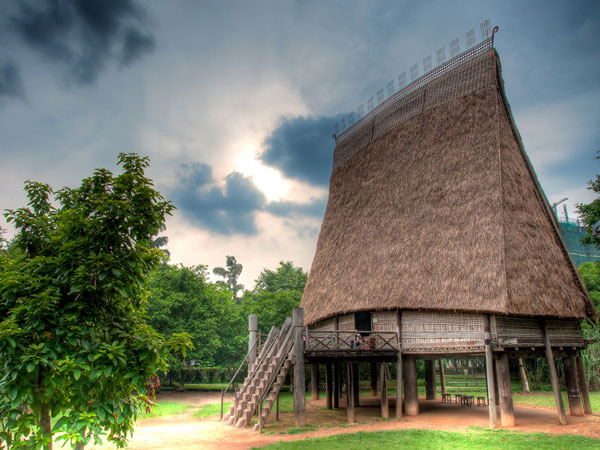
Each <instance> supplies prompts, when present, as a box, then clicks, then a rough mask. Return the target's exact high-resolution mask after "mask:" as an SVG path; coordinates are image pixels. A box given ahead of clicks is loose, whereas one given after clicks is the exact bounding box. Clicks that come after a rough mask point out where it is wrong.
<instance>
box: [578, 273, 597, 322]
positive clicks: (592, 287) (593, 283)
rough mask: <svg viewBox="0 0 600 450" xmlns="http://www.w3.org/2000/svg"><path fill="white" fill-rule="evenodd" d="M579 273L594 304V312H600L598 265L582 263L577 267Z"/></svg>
mask: <svg viewBox="0 0 600 450" xmlns="http://www.w3.org/2000/svg"><path fill="white" fill-rule="evenodd" d="M579 273H580V274H581V278H582V279H583V284H585V287H586V288H587V290H588V292H589V293H590V297H591V298H592V300H593V301H594V303H595V304H596V310H599V311H600V265H598V264H597V263H593V262H586V263H583V264H582V265H581V266H579Z"/></svg>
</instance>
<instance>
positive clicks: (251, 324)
mask: <svg viewBox="0 0 600 450" xmlns="http://www.w3.org/2000/svg"><path fill="white" fill-rule="evenodd" d="M257 339H258V316H257V315H256V314H250V315H249V316H248V352H249V354H248V370H250V365H251V364H254V362H255V361H256V355H258V347H257V343H256V340H257Z"/></svg>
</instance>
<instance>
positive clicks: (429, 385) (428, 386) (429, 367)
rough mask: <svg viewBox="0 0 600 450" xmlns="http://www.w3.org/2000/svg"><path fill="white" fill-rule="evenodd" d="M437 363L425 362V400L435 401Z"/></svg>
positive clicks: (429, 360)
mask: <svg viewBox="0 0 600 450" xmlns="http://www.w3.org/2000/svg"><path fill="white" fill-rule="evenodd" d="M434 363H435V361H433V360H431V359H426V360H425V398H426V399H427V400H435V364H434Z"/></svg>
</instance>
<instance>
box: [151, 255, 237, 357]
mask: <svg viewBox="0 0 600 450" xmlns="http://www.w3.org/2000/svg"><path fill="white" fill-rule="evenodd" d="M207 277H208V274H207V271H206V266H192V267H185V266H182V265H171V264H161V265H160V266H159V267H158V268H157V269H156V270H155V271H154V272H153V273H152V274H151V276H150V282H149V292H150V295H149V297H148V317H149V323H150V325H152V327H154V328H155V329H156V330H157V331H159V332H160V333H162V334H163V335H164V336H165V337H167V338H169V337H171V336H172V335H173V334H175V333H181V332H186V333H189V335H190V337H191V340H192V342H193V344H194V346H195V349H194V350H191V351H189V352H188V356H189V358H190V359H193V360H194V361H195V362H196V363H197V364H200V365H203V366H214V365H221V364H228V363H230V362H231V361H232V360H233V361H235V360H237V359H238V358H239V353H240V345H238V344H236V343H235V342H236V337H237V336H238V335H240V334H241V333H242V332H243V331H244V330H243V321H242V320H241V316H240V313H239V307H238V306H237V305H236V303H235V301H234V300H233V298H232V297H231V295H230V294H229V291H224V290H221V289H218V288H217V287H216V286H215V285H214V284H212V283H209V282H208V281H207ZM242 348H243V346H242ZM179 364H180V362H179V361H178V362H177V365H178V367H179Z"/></svg>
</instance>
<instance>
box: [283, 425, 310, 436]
mask: <svg viewBox="0 0 600 450" xmlns="http://www.w3.org/2000/svg"><path fill="white" fill-rule="evenodd" d="M318 429H319V427H318V426H316V425H307V426H305V427H290V428H288V429H287V431H284V432H283V433H281V434H301V433H306V432H307V431H315V430H318Z"/></svg>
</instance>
